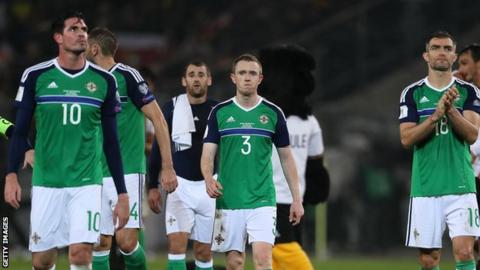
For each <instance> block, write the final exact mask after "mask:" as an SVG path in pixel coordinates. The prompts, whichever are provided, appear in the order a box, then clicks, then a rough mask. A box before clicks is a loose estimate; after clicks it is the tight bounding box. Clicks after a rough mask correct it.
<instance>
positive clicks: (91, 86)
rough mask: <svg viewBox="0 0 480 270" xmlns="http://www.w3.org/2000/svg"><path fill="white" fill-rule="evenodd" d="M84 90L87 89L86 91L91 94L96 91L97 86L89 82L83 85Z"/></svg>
mask: <svg viewBox="0 0 480 270" xmlns="http://www.w3.org/2000/svg"><path fill="white" fill-rule="evenodd" d="M85 88H87V90H88V91H89V92H91V93H93V92H95V91H97V85H96V84H95V83H93V82H89V83H87V84H86V85H85Z"/></svg>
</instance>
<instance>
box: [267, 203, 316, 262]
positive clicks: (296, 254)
mask: <svg viewBox="0 0 480 270" xmlns="http://www.w3.org/2000/svg"><path fill="white" fill-rule="evenodd" d="M289 214H290V205H289V204H277V222H276V226H277V234H276V238H275V245H274V246H273V250H272V266H273V269H274V270H282V269H292V270H295V269H299V270H312V269H313V266H312V264H311V262H310V259H309V258H308V256H307V254H306V253H305V251H304V250H303V249H302V247H301V246H300V244H298V242H297V241H296V240H297V237H296V235H295V232H294V229H295V228H294V227H293V225H292V224H291V223H290V222H289V220H288V219H289Z"/></svg>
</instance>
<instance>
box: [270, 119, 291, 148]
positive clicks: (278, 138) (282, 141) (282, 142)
mask: <svg viewBox="0 0 480 270" xmlns="http://www.w3.org/2000/svg"><path fill="white" fill-rule="evenodd" d="M272 141H273V143H274V144H275V146H276V147H286V146H289V145H290V138H289V135H288V128H287V120H286V119H285V115H284V114H283V112H282V111H280V110H278V111H277V123H276V125H275V133H274V134H273V137H272Z"/></svg>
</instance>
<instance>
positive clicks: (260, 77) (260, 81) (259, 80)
mask: <svg viewBox="0 0 480 270" xmlns="http://www.w3.org/2000/svg"><path fill="white" fill-rule="evenodd" d="M262 81H263V74H262V73H260V75H258V84H261V83H262Z"/></svg>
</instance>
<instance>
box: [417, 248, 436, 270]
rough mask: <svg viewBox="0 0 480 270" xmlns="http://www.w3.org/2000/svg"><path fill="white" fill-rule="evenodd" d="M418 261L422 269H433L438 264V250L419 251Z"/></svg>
mask: <svg viewBox="0 0 480 270" xmlns="http://www.w3.org/2000/svg"><path fill="white" fill-rule="evenodd" d="M419 260H420V265H421V266H422V267H423V268H424V269H433V268H435V267H436V266H438V265H439V264H440V250H439V249H420V256H419Z"/></svg>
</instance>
